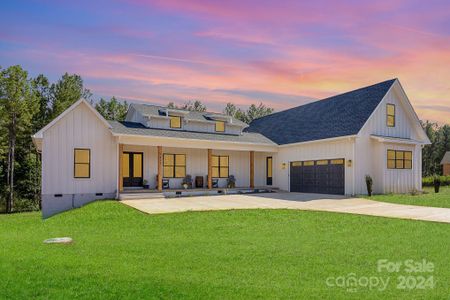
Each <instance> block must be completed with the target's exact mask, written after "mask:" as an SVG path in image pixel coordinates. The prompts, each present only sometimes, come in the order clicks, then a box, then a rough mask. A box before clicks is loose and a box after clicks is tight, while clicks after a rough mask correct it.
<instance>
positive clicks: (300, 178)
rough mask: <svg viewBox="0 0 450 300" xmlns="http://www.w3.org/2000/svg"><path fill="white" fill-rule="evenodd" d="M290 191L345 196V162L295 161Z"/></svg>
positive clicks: (292, 164)
mask: <svg viewBox="0 0 450 300" xmlns="http://www.w3.org/2000/svg"><path fill="white" fill-rule="evenodd" d="M290 191H291V192H301V193H318V194H336V195H344V194H345V160H344V159H341V158H338V159H324V160H309V161H294V162H291V164H290Z"/></svg>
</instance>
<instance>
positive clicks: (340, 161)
mask: <svg viewBox="0 0 450 300" xmlns="http://www.w3.org/2000/svg"><path fill="white" fill-rule="evenodd" d="M331 164H332V165H343V164H344V160H343V159H332V160H331Z"/></svg>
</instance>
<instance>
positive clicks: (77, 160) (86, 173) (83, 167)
mask: <svg viewBox="0 0 450 300" xmlns="http://www.w3.org/2000/svg"><path fill="white" fill-rule="evenodd" d="M73 177H74V178H90V177H91V150H90V149H81V148H75V149H74V150H73Z"/></svg>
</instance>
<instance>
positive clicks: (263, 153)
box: [118, 138, 275, 198]
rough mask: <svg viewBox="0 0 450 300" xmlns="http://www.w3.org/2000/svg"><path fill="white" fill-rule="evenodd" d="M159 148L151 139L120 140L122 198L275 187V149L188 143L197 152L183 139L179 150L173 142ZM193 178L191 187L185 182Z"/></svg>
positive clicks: (119, 163)
mask: <svg viewBox="0 0 450 300" xmlns="http://www.w3.org/2000/svg"><path fill="white" fill-rule="evenodd" d="M131 142H132V143H131ZM155 143H157V141H155V139H149V138H147V139H140V140H139V141H136V140H133V141H130V140H129V139H127V140H124V139H122V140H119V143H118V168H119V172H118V173H119V178H118V191H119V194H120V195H123V194H127V195H130V194H139V193H140V194H141V195H143V194H151V193H162V192H164V193H165V194H172V193H173V194H174V195H177V194H181V193H183V192H184V194H186V193H187V192H189V193H191V194H193V195H196V193H200V192H202V193H203V194H204V192H205V191H211V192H212V193H214V194H217V193H219V194H220V193H227V191H228V192H230V191H232V192H233V193H235V192H236V190H241V191H245V190H250V192H251V191H252V190H254V189H255V188H261V189H266V188H271V189H272V188H274V186H273V183H274V178H273V165H274V153H275V152H274V151H270V150H272V149H271V148H270V147H262V148H261V146H259V145H229V144H228V145H223V146H222V147H220V146H221V145H220V143H205V142H203V141H197V142H195V143H194V144H192V143H189V142H186V146H190V145H191V146H192V147H183V145H181V144H185V143H182V142H181V141H180V140H178V142H177V143H176V145H174V144H173V143H168V141H166V142H165V143H160V144H159V145H155ZM211 146H213V147H214V148H213V147H211ZM219 147H220V148H219ZM267 150H269V151H267ZM189 177H190V178H191V179H190V180H188V186H187V188H186V186H185V185H183V183H186V179H187V178H189ZM231 178H234V179H235V180H234V184H231V181H232V180H230V179H231ZM189 181H190V182H189ZM230 184H231V186H230ZM230 188H231V189H230ZM233 189H235V191H233ZM246 192H249V191H246ZM120 195H118V197H119V198H121V197H120Z"/></svg>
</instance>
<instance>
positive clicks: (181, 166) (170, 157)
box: [163, 153, 186, 178]
mask: <svg viewBox="0 0 450 300" xmlns="http://www.w3.org/2000/svg"><path fill="white" fill-rule="evenodd" d="M185 176H186V155H185V154H167V153H165V154H164V155H163V177H164V178H184V177H185Z"/></svg>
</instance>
